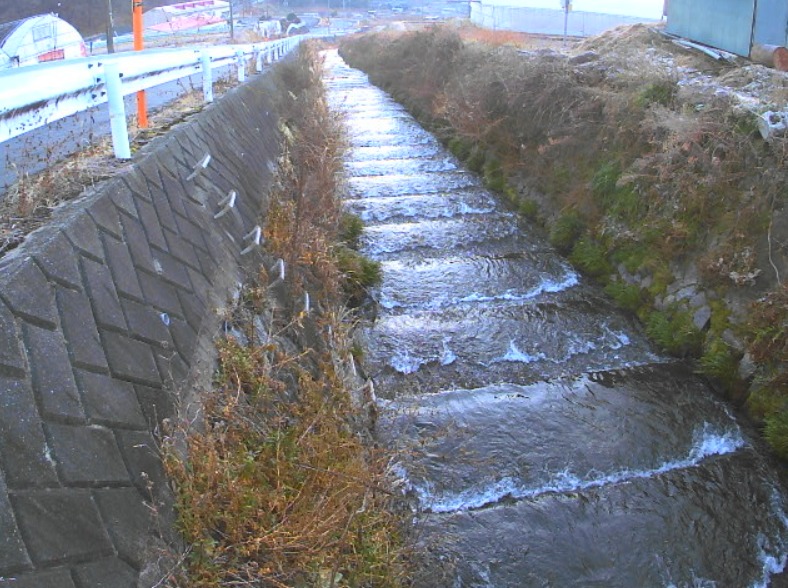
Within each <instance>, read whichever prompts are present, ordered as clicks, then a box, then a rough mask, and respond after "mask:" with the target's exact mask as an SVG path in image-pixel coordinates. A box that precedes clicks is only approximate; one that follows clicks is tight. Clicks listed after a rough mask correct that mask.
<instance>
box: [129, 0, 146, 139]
mask: <svg viewBox="0 0 788 588" xmlns="http://www.w3.org/2000/svg"><path fill="white" fill-rule="evenodd" d="M142 2H143V0H131V28H132V31H133V32H134V51H142V47H143V44H144V39H143V33H142ZM137 125H138V126H139V128H141V129H147V128H148V98H147V96H146V95H145V90H139V91H138V92H137Z"/></svg>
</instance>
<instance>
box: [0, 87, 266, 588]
mask: <svg viewBox="0 0 788 588" xmlns="http://www.w3.org/2000/svg"><path fill="white" fill-rule="evenodd" d="M268 77H270V76H268ZM264 78H265V76H264V77H259V78H257V79H255V80H252V81H251V82H249V83H247V84H246V85H244V86H242V87H240V88H237V89H235V90H233V91H232V92H230V93H228V94H227V95H225V96H224V97H223V98H222V99H221V100H220V101H218V102H217V103H216V104H214V105H212V106H211V107H209V108H207V109H206V110H205V111H204V112H202V113H201V114H200V115H198V116H197V117H196V118H195V119H194V120H192V121H191V122H189V123H185V124H182V125H180V126H179V127H176V128H175V129H174V130H172V131H171V132H170V133H169V135H168V136H167V137H166V138H163V139H161V140H160V142H158V143H156V144H155V145H154V146H152V148H151V149H150V151H149V152H147V153H142V154H140V155H139V156H138V157H137V158H136V163H135V164H134V165H133V166H132V167H131V168H130V169H129V170H128V171H126V172H124V173H123V174H122V175H120V176H117V177H115V178H114V179H112V180H110V181H108V182H106V183H104V184H103V185H101V186H100V187H99V188H98V189H96V190H94V191H93V192H92V193H90V194H89V195H87V196H86V197H84V198H82V199H81V200H79V201H77V202H74V203H71V204H69V205H68V206H67V207H64V208H63V209H62V210H60V211H59V212H58V213H56V215H55V218H54V220H53V222H51V223H50V224H48V225H47V226H46V227H44V228H42V229H40V230H38V231H36V232H35V233H33V234H32V235H30V236H29V238H28V240H27V241H26V242H25V243H24V244H23V245H22V246H21V247H19V248H18V249H17V250H15V251H14V252H13V253H12V254H10V255H8V256H7V257H5V258H3V259H2V260H0V276H2V279H1V280H0V402H1V403H2V411H1V412H0V587H3V588H5V587H6V586H8V587H9V588H11V587H13V588H94V587H98V586H104V587H111V588H126V587H132V586H138V585H139V586H152V585H154V584H155V583H156V582H157V581H158V580H159V579H160V577H161V574H162V573H163V568H164V567H165V565H166V564H165V563H162V562H166V560H167V554H168V553H170V554H171V553H172V552H173V550H172V547H173V544H174V543H176V542H177V538H176V537H175V536H174V534H173V533H172V532H171V531H170V530H169V529H171V524H172V512H171V499H170V498H169V493H168V491H167V485H166V481H165V480H164V476H163V471H162V467H161V463H160V461H159V459H158V457H157V452H156V442H155V439H154V436H153V435H152V431H153V430H154V429H155V427H156V426H157V425H158V424H159V423H160V422H161V421H162V419H164V418H168V417H170V416H172V415H173V414H174V412H175V410H176V408H177V406H176V405H177V403H178V402H182V403H183V402H187V401H188V400H187V399H184V397H183V395H182V394H180V395H179V394H177V393H175V391H178V390H188V389H189V387H190V385H193V384H194V382H196V381H199V380H200V379H201V378H202V379H203V380H205V379H208V380H209V379H210V376H211V371H212V369H213V364H212V357H213V356H212V353H213V345H212V342H211V340H212V338H213V335H214V334H215V332H216V328H217V325H218V316H217V309H218V308H220V307H221V306H223V305H224V304H225V302H226V300H227V298H228V296H229V295H230V294H231V292H232V290H233V289H234V288H235V287H236V286H237V284H238V282H239V281H240V279H241V275H242V265H243V264H244V263H246V261H247V260H248V261H249V262H250V263H252V262H254V258H256V257H258V256H259V255H260V254H259V253H258V252H257V251H256V250H255V251H252V252H251V253H249V254H247V255H243V256H242V255H241V253H240V252H241V250H242V249H243V248H244V247H246V245H247V244H248V242H247V241H244V240H243V237H244V235H246V234H248V233H249V232H250V231H252V230H253V228H254V227H255V225H256V224H257V222H258V220H257V219H258V218H259V216H260V213H261V210H262V209H263V208H264V206H265V195H266V193H267V191H268V187H269V183H270V180H271V177H272V173H273V170H274V169H275V165H276V159H277V157H278V155H279V141H278V134H277V131H276V128H277V127H276V123H277V119H276V116H275V115H274V113H273V112H272V110H271V109H272V106H271V102H270V100H269V97H268V93H267V92H266V91H265V89H264V85H265V84H266V83H268V82H266V80H265V79H264ZM208 154H210V162H208V163H207V166H206V167H204V168H203V167H202V166H200V165H198V162H204V161H205V158H206V155H208ZM195 167H196V168H197V173H196V174H195ZM232 190H235V191H237V198H236V204H235V207H234V208H232V209H231V210H230V211H229V212H228V213H227V214H224V215H223V216H221V217H220V218H219V219H215V218H214V215H215V214H216V213H217V212H218V210H219V206H218V202H219V201H220V200H221V199H222V198H223V197H225V196H226V195H227V194H228V193H229V192H230V191H232ZM153 511H157V513H158V514H157V516H152V512H153ZM175 547H176V548H177V545H176V546H175Z"/></svg>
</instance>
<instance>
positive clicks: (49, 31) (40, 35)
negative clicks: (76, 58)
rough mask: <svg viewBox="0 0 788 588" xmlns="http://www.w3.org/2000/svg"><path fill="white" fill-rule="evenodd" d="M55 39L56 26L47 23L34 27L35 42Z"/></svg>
mask: <svg viewBox="0 0 788 588" xmlns="http://www.w3.org/2000/svg"><path fill="white" fill-rule="evenodd" d="M54 37H55V24H54V23H51V22H50V23H47V24H42V25H38V26H35V27H33V41H36V42H38V41H43V40H45V39H52V38H54Z"/></svg>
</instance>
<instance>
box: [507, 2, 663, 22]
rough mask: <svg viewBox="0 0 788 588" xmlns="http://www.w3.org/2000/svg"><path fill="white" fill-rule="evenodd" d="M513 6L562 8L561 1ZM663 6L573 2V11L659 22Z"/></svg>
mask: <svg viewBox="0 0 788 588" xmlns="http://www.w3.org/2000/svg"><path fill="white" fill-rule="evenodd" d="M511 4H517V5H521V6H532V7H534V8H558V9H560V8H561V6H562V4H561V0H514V1H513V2H511ZM662 4H663V0H572V9H573V10H582V11H584V12H606V13H609V14H626V15H629V16H642V17H648V18H653V19H655V20H659V18H660V17H661V16H662Z"/></svg>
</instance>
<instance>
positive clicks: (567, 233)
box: [550, 209, 585, 255]
mask: <svg viewBox="0 0 788 588" xmlns="http://www.w3.org/2000/svg"><path fill="white" fill-rule="evenodd" d="M583 231H585V221H584V220H583V218H582V216H581V215H580V213H579V212H578V211H576V210H574V209H568V210H565V211H563V212H562V213H561V215H560V216H559V217H558V218H557V219H556V221H555V223H554V224H553V227H552V229H551V230H550V244H551V245H552V246H553V247H555V248H556V249H558V251H559V252H560V253H562V254H564V255H567V254H569V252H571V251H572V248H573V247H574V246H575V243H576V242H577V240H578V239H579V238H580V235H582V234H583Z"/></svg>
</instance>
